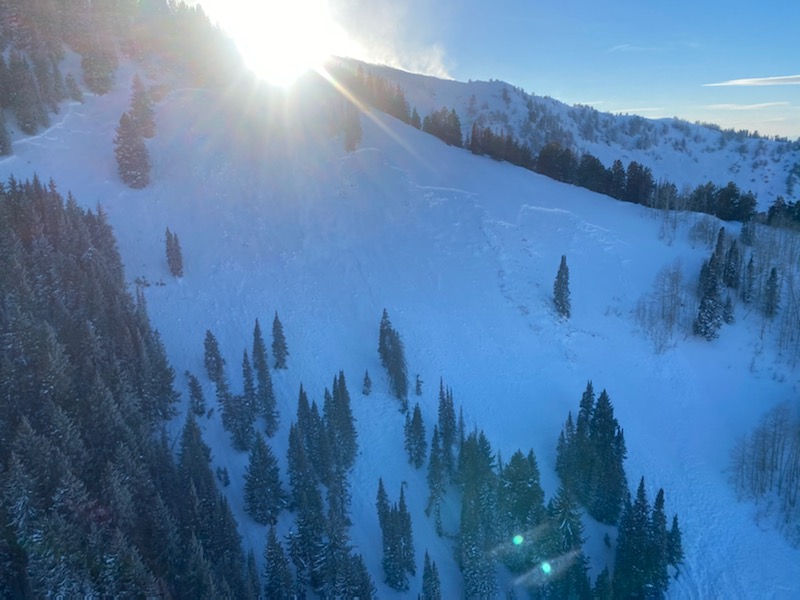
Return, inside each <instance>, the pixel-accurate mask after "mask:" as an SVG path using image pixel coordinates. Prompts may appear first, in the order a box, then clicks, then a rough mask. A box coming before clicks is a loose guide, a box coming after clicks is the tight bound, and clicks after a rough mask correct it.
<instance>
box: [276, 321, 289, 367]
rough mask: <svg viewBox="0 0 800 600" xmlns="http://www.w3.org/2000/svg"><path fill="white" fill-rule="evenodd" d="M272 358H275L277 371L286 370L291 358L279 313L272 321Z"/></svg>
mask: <svg viewBox="0 0 800 600" xmlns="http://www.w3.org/2000/svg"><path fill="white" fill-rule="evenodd" d="M272 356H273V357H275V368H276V369H285V368H286V357H287V356H289V350H288V349H287V348H286V337H285V336H284V335H283V325H282V324H281V320H280V319H279V318H278V313H277V311H276V312H275V318H274V319H273V320H272Z"/></svg>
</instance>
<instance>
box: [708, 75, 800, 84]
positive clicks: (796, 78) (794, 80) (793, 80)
mask: <svg viewBox="0 0 800 600" xmlns="http://www.w3.org/2000/svg"><path fill="white" fill-rule="evenodd" d="M730 85H733V86H760V85H800V75H782V76H780V77H751V78H748V79H731V80H729V81H720V82H719V83H704V84H703V87H720V86H730Z"/></svg>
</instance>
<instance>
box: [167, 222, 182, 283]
mask: <svg viewBox="0 0 800 600" xmlns="http://www.w3.org/2000/svg"><path fill="white" fill-rule="evenodd" d="M166 239H167V266H169V272H170V273H172V275H174V276H175V277H183V253H182V252H181V244H180V242H179V241H178V236H177V234H174V233H172V232H171V231H170V230H169V227H167V231H166Z"/></svg>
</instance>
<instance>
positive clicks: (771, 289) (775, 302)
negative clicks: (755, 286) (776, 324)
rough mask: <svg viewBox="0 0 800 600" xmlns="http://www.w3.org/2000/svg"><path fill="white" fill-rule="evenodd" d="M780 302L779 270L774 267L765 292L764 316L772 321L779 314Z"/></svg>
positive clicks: (770, 272)
mask: <svg viewBox="0 0 800 600" xmlns="http://www.w3.org/2000/svg"><path fill="white" fill-rule="evenodd" d="M779 300H780V286H779V284H778V270H777V269H776V268H775V267H772V269H770V271H769V277H768V278H767V285H766V288H765V290H764V316H765V317H767V318H768V319H772V318H774V317H775V315H776V314H778V308H779Z"/></svg>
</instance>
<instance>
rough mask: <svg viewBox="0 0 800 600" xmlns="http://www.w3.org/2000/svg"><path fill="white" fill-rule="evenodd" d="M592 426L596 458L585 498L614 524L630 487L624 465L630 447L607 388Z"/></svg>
mask: <svg viewBox="0 0 800 600" xmlns="http://www.w3.org/2000/svg"><path fill="white" fill-rule="evenodd" d="M590 429H591V432H590V443H591V446H592V455H593V459H592V462H591V467H590V468H591V471H590V472H589V474H588V480H589V483H588V490H589V491H588V494H587V497H586V498H585V499H584V500H583V501H584V502H585V504H586V508H587V510H588V512H589V514H590V515H592V516H593V517H594V518H595V519H597V520H598V521H600V522H601V523H609V524H613V523H616V522H617V521H618V519H619V515H620V511H621V510H622V503H623V500H624V498H625V496H626V494H627V489H628V483H627V479H626V476H625V469H624V467H623V462H624V460H625V457H626V456H627V450H626V448H625V437H624V433H623V431H622V429H621V428H620V426H619V423H618V422H617V419H616V417H615V416H614V407H613V405H612V404H611V398H609V396H608V394H607V393H606V391H605V390H603V391H602V392H601V393H600V396H599V397H598V399H597V403H596V404H595V408H594V412H593V414H592V421H591V423H590Z"/></svg>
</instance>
